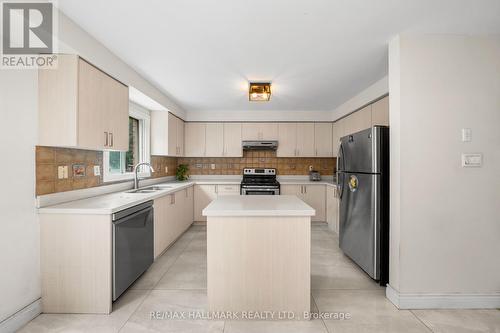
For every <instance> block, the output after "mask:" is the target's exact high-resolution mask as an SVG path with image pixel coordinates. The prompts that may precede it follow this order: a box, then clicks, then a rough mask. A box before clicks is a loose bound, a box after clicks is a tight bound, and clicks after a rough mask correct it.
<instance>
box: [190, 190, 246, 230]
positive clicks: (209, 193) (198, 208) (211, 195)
mask: <svg viewBox="0 0 500 333" xmlns="http://www.w3.org/2000/svg"><path fill="white" fill-rule="evenodd" d="M222 195H240V186H239V185H235V184H227V185H224V184H218V185H195V186H194V220H195V221H196V222H203V221H206V220H207V218H206V216H203V215H202V211H203V209H204V208H205V207H207V206H208V204H209V203H211V202H212V201H213V200H215V199H216V198H217V197H218V196H222Z"/></svg>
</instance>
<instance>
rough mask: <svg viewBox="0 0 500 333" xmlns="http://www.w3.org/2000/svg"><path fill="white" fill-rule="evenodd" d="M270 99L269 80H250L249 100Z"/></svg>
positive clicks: (264, 100) (260, 100) (263, 100)
mask: <svg viewBox="0 0 500 333" xmlns="http://www.w3.org/2000/svg"><path fill="white" fill-rule="evenodd" d="M270 99H271V83H270V82H250V84H249V88H248V100H249V101H251V102H268V101H269V100H270Z"/></svg>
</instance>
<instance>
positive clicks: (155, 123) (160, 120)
mask: <svg viewBox="0 0 500 333" xmlns="http://www.w3.org/2000/svg"><path fill="white" fill-rule="evenodd" d="M183 154H184V121H183V120H182V119H180V118H177V117H176V116H175V115H173V114H172V113H170V112H165V111H152V112H151V155H159V156H183Z"/></svg>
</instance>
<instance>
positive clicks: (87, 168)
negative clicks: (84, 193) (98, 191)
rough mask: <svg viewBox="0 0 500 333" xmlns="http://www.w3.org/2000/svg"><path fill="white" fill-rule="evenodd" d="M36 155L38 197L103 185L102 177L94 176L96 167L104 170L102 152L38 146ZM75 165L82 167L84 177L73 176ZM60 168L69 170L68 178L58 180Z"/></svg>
mask: <svg viewBox="0 0 500 333" xmlns="http://www.w3.org/2000/svg"><path fill="white" fill-rule="evenodd" d="M35 154H36V194H37V195H42V194H49V193H56V192H65V191H71V190H77V189H82V188H89V187H95V186H100V185H102V176H95V175H94V165H99V166H100V168H101V170H102V166H103V164H102V152H100V151H93V150H81V149H69V148H55V147H41V146H37V147H36V153H35ZM74 165H81V166H82V168H83V170H84V175H83V176H81V177H74V176H73V166H74ZM58 166H66V167H67V168H68V178H66V179H58V177H57V167H58Z"/></svg>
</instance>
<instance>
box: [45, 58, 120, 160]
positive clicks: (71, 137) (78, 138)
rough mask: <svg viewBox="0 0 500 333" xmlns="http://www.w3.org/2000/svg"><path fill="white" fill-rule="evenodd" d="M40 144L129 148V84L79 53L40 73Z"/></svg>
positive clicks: (103, 148) (104, 148)
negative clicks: (54, 67)
mask: <svg viewBox="0 0 500 333" xmlns="http://www.w3.org/2000/svg"><path fill="white" fill-rule="evenodd" d="M38 96H39V98H38V103H39V107H38V109H39V117H38V124H39V142H38V144H39V145H42V146H56V147H58V146H59V147H72V148H81V149H91V150H119V151H127V150H128V149H129V147H128V141H129V138H128V117H129V116H128V114H129V110H128V106H129V97H128V87H127V86H126V85H124V84H122V83H121V82H119V81H117V80H115V79H114V78H112V77H111V76H109V75H107V74H106V73H104V72H102V71H101V70H99V69H98V68H96V67H95V66H93V65H91V64H89V63H88V62H86V61H85V60H83V59H81V58H80V57H78V56H77V55H62V54H61V55H58V67H57V68H56V69H40V70H39V71H38Z"/></svg>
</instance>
